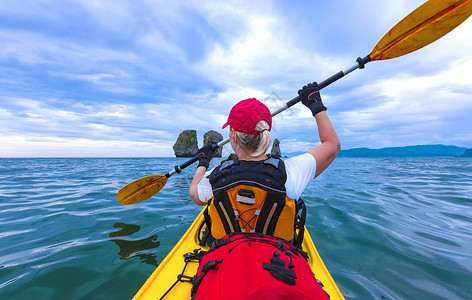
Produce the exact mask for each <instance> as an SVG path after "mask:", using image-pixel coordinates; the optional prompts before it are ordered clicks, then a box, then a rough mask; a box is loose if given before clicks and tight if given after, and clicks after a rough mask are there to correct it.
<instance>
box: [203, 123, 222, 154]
mask: <svg viewBox="0 0 472 300" xmlns="http://www.w3.org/2000/svg"><path fill="white" fill-rule="evenodd" d="M222 140H223V136H222V135H221V134H220V133H218V132H216V131H214V130H210V131H208V132H207V133H205V134H204V135H203V146H205V145H208V144H210V143H219V142H221V141H222ZM222 153H223V149H222V148H220V149H218V151H216V154H215V157H221V154H222Z"/></svg>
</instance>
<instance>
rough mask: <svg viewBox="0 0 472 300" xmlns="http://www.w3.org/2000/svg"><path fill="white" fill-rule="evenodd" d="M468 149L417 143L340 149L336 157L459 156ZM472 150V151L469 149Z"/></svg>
mask: <svg viewBox="0 0 472 300" xmlns="http://www.w3.org/2000/svg"><path fill="white" fill-rule="evenodd" d="M468 150H469V149H467V148H464V147H457V146H446V145H417V146H406V147H387V148H381V149H369V148H353V149H348V150H341V151H340V152H339V154H338V157H459V156H463V155H465V154H466V151H467V152H469V151H468ZM470 152H472V151H470ZM470 154H471V155H472V153H470Z"/></svg>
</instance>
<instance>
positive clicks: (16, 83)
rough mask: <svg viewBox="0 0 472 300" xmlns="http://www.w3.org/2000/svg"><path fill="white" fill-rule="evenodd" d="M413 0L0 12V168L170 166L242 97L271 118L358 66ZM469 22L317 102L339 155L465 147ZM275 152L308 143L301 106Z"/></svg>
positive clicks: (289, 114) (13, 0)
mask: <svg viewBox="0 0 472 300" xmlns="http://www.w3.org/2000/svg"><path fill="white" fill-rule="evenodd" d="M424 2H425V1H424V0H390V1H378V0H359V1H348V0H339V1H253V0H251V1H233V0H225V1H206V2H205V1H196V0H195V1H159V0H147V1H131V0H130V1H120V0H116V1H115V0H113V1H112V0H109V1H107V0H101V1H100V0H76V1H64V0H31V1H29V0H22V1H18V0H2V1H0V45H1V47H0V126H1V129H2V130H1V131H0V157H50V156H61V157H64V156H66V157H74V156H113V157H116V156H133V157H134V156H151V157H155V156H173V150H172V145H173V144H174V142H175V140H176V138H177V137H178V135H179V133H180V132H181V131H183V130H185V129H196V130H197V132H198V138H199V143H200V145H201V143H202V140H203V137H202V136H203V134H204V133H205V132H206V131H208V130H211V129H213V130H217V131H219V132H220V133H222V134H223V136H224V137H227V130H226V129H225V130H222V129H221V125H222V124H223V123H224V122H225V119H226V116H227V114H228V112H229V110H230V109H231V107H232V106H233V105H234V104H235V103H237V102H238V101H240V100H242V99H246V98H249V97H256V98H258V99H260V100H261V101H263V102H264V103H266V104H267V105H268V106H269V107H270V108H271V109H275V108H277V107H279V106H280V105H282V104H283V103H284V102H286V101H288V100H290V99H292V98H293V97H295V96H296V95H297V91H298V89H299V88H300V87H301V86H303V85H304V84H306V83H308V82H312V81H319V82H321V81H323V80H324V79H326V78H328V77H329V76H331V75H333V74H335V73H337V72H338V71H340V70H345V69H347V68H349V67H351V66H353V65H354V64H355V60H356V58H357V57H358V56H362V57H364V56H365V55H367V54H369V53H370V51H371V50H372V48H373V47H374V46H375V44H376V43H377V41H379V40H380V38H381V37H382V36H383V35H384V34H385V33H386V32H387V31H388V30H389V29H390V28H391V27H393V26H394V25H395V24H396V23H397V22H398V21H400V20H401V19H402V18H403V17H404V16H406V15H407V14H408V13H410V12H411V11H413V10H414V9H415V8H416V7H418V6H419V5H421V4H422V3H424ZM471 33H472V20H471V19H468V20H467V21H465V22H464V23H463V24H462V25H460V26H459V27H458V28H456V29H455V30H454V31H452V32H451V33H449V34H448V35H446V36H445V37H443V38H442V39H440V40H438V41H437V42H435V43H433V44H431V45H429V46H427V47H425V48H423V49H420V50H418V51H416V52H414V53H412V54H409V55H406V56H403V57H400V58H396V59H392V60H386V61H377V62H371V63H369V64H368V65H367V66H366V68H365V69H364V70H357V71H355V72H353V73H352V74H349V75H348V76H346V77H345V78H343V79H341V80H339V81H338V82H336V83H334V84H332V85H331V86H328V87H327V88H325V89H324V90H323V91H322V96H323V100H324V103H325V105H326V106H327V107H328V113H329V115H330V117H331V119H332V121H333V123H334V125H335V127H336V129H337V131H338V134H339V136H340V139H341V143H342V146H343V148H344V149H350V148H355V147H370V148H381V147H388V146H406V145H416V144H446V145H457V146H463V147H468V148H472V130H471V128H472V118H471V113H472V97H471V95H472V76H471V75H470V70H472V54H471V53H472V39H471V38H470V36H471ZM273 137H276V138H278V139H279V140H281V147H282V151H283V152H285V153H288V152H295V151H305V150H308V149H311V148H312V147H313V146H315V145H316V144H317V143H318V142H319V139H318V136H317V132H316V127H315V122H314V119H313V117H311V115H310V112H309V110H308V109H307V108H305V107H304V106H302V105H298V106H295V107H294V108H292V109H290V110H288V111H286V112H284V113H283V114H281V115H280V116H279V117H277V118H275V119H274V129H273Z"/></svg>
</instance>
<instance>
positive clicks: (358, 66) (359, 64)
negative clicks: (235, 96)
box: [165, 55, 371, 178]
mask: <svg viewBox="0 0 472 300" xmlns="http://www.w3.org/2000/svg"><path fill="white" fill-rule="evenodd" d="M370 61H371V59H370V56H369V55H367V56H366V57H364V58H360V57H359V58H357V64H355V65H354V66H352V67H350V68H349V69H347V70H345V71H339V72H338V73H336V74H334V75H333V76H331V77H329V78H328V79H326V80H325V81H323V82H321V83H319V84H318V87H319V88H320V90H321V89H323V88H325V87H327V86H328V85H330V84H331V83H333V82H335V81H337V80H338V79H341V78H343V77H344V76H346V75H347V74H349V73H351V72H352V71H354V70H357V69H363V68H364V65H365V64H366V63H368V62H370ZM300 100H301V99H300V96H297V97H295V98H293V99H292V100H290V101H288V102H287V103H285V105H284V106H282V107H280V108H279V109H277V110H275V111H273V112H271V114H272V117H274V116H276V115H278V114H280V113H281V112H283V111H284V110H286V109H288V108H290V107H292V106H294V105H295V104H297V103H298V102H300ZM227 143H229V138H227V139H225V140H222V141H221V142H219V143H218V144H216V145H215V147H214V150H216V149H218V148H221V147H223V146H224V145H226V144H227ZM196 161H198V155H196V156H194V157H192V158H191V159H189V160H188V161H186V162H184V163H183V164H181V165H180V166H175V167H174V170H172V171H170V172H169V173H167V174H166V175H165V176H166V177H167V178H169V177H171V176H172V175H175V174H178V173H180V172H182V170H183V169H185V168H187V167H188V166H190V165H192V164H193V163H195V162H196Z"/></svg>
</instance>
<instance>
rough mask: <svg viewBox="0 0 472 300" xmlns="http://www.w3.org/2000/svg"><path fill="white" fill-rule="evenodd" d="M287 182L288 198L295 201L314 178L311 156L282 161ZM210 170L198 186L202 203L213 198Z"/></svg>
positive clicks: (313, 162)
mask: <svg viewBox="0 0 472 300" xmlns="http://www.w3.org/2000/svg"><path fill="white" fill-rule="evenodd" d="M284 163H285V171H286V172H287V181H286V182H285V189H286V191H287V196H288V197H289V198H292V199H295V200H297V199H298V198H300V196H301V195H302V193H303V190H305V188H306V186H307V185H308V184H309V183H310V182H311V181H312V180H313V178H315V172H316V160H315V158H314V157H313V155H311V154H308V153H305V154H302V155H299V156H296V157H292V158H289V159H287V160H285V161H284ZM211 171H213V169H212V170H210V171H208V172H206V174H205V176H203V178H202V180H201V181H200V183H199V184H198V198H200V201H202V202H205V203H206V202H208V200H210V199H211V197H213V191H212V189H211V184H210V181H209V180H208V178H207V176H208V175H210V173H211Z"/></svg>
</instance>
